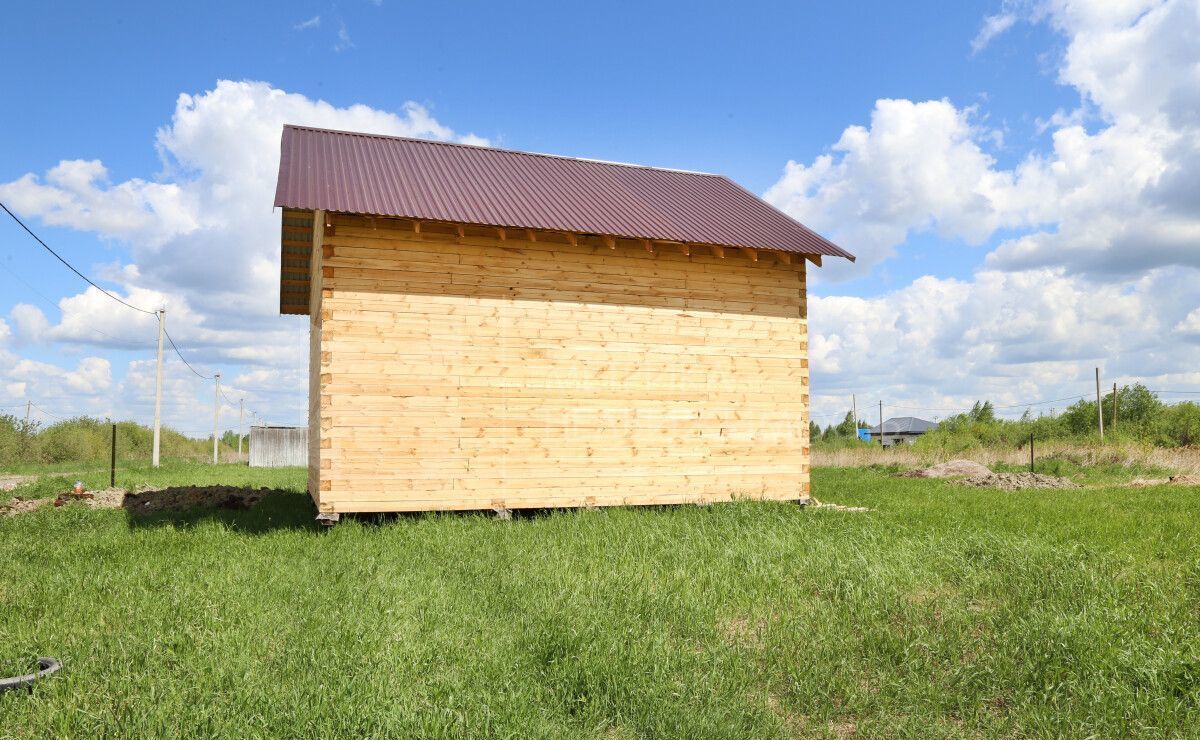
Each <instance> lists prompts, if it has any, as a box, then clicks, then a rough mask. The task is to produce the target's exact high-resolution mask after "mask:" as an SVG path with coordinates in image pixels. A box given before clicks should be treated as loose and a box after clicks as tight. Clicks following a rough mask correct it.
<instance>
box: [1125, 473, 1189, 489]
mask: <svg viewBox="0 0 1200 740" xmlns="http://www.w3.org/2000/svg"><path fill="white" fill-rule="evenodd" d="M1129 485H1131V486H1133V487H1134V488H1142V487H1145V486H1200V475H1172V476H1171V477H1170V478H1135V479H1133V480H1132V481H1130V483H1129Z"/></svg>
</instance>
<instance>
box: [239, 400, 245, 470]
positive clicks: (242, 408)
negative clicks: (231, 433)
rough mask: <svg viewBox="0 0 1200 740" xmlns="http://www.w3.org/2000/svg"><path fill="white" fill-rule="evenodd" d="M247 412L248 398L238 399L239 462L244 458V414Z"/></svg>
mask: <svg viewBox="0 0 1200 740" xmlns="http://www.w3.org/2000/svg"><path fill="white" fill-rule="evenodd" d="M245 413H246V399H244V398H239V399H238V462H241V460H242V416H243V415H244V414H245Z"/></svg>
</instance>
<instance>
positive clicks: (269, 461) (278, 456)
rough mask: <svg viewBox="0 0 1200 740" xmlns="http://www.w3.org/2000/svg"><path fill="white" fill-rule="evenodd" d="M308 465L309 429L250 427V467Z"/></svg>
mask: <svg viewBox="0 0 1200 740" xmlns="http://www.w3.org/2000/svg"><path fill="white" fill-rule="evenodd" d="M289 465H300V466H304V465H308V427H250V467H252V468H282V467H286V466H289Z"/></svg>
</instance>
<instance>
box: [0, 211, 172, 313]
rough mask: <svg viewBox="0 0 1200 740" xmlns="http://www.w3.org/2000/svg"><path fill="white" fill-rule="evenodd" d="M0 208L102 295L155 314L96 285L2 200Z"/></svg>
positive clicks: (143, 311) (137, 309)
mask: <svg viewBox="0 0 1200 740" xmlns="http://www.w3.org/2000/svg"><path fill="white" fill-rule="evenodd" d="M0 208H3V209H4V212H5V213H7V214H8V215H9V216H11V217H12V220H13V221H16V222H17V225H19V226H20V227H21V228H22V229H25V231H26V233H28V234H29V235H30V236H32V237H33V238H34V240H35V241H37V243H38V244H41V245H42V247H43V248H44V249H45V250H46V251H47V252H49V253H50V254H52V255H54V257H55V259H57V260H58V261H59V262H61V263H63V264H64V265H66V266H67V269H69V270H70V271H71V272H73V273H75V274H76V275H78V276H79V277H81V278H83V280H84V281H85V282H87V284H88V285H90V286H92V287H93V288H95V289H96V290H98V291H100V292H101V293H103V294H104V295H106V296H108V297H109V298H111V299H113V300H114V301H116V302H117V303H120V304H121V305H123V306H128V307H129V308H132V309H133V310H134V311H141V312H142V313H144V314H149V315H150V316H154V315H155V313H154V311H147V310H146V309H144V308H138V307H137V306H135V305H133V304H132V303H127V302H126V301H123V300H121V299H120V298H118V297H117V296H115V295H113V294H112V293H109V292H108V291H107V290H105V289H104V288H101V287H100V286H99V285H97V284H96V283H95V282H93V281H92V279H91V278H90V277H88V276H87V275H84V274H83V273H82V272H80V271H79V270H76V269H75V266H74V265H72V264H71V263H70V262H67V261H66V260H65V259H63V257H62V255H60V254H59V253H58V252H55V251H54V250H53V249H51V248H50V245H49V244H47V243H46V242H44V241H42V238H41V237H40V236H38V235H37V234H35V233H33V230H32V229H30V228H29V227H28V226H26V225H25V222H24V221H22V220H21V219H19V218H17V214H15V213H13V212H12V211H10V210H8V206H6V205H4V203H3V202H0Z"/></svg>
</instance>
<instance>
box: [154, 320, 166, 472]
mask: <svg viewBox="0 0 1200 740" xmlns="http://www.w3.org/2000/svg"><path fill="white" fill-rule="evenodd" d="M154 313H155V314H156V315H157V316H158V367H157V368H156V369H155V381H154V447H153V451H152V452H151V453H150V464H151V465H152V466H154V467H156V468H157V467H158V447H159V442H160V441H161V439H162V432H161V424H162V351H163V332H164V331H166V322H167V309H166V308H160V309H158V310H157V311H155V312H154Z"/></svg>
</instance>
